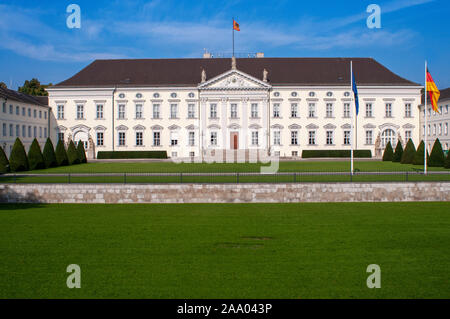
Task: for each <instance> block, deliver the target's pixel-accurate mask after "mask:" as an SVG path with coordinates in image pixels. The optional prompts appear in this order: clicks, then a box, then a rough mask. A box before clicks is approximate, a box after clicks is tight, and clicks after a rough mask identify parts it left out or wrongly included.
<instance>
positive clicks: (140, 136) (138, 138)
mask: <svg viewBox="0 0 450 319" xmlns="http://www.w3.org/2000/svg"><path fill="white" fill-rule="evenodd" d="M143 135H144V134H143V133H142V132H136V146H142V145H144V143H143V142H144V137H143Z"/></svg>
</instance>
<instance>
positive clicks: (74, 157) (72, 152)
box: [67, 141, 80, 165]
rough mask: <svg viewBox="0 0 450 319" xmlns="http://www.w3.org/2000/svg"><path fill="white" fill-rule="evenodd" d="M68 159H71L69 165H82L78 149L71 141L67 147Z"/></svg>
mask: <svg viewBox="0 0 450 319" xmlns="http://www.w3.org/2000/svg"><path fill="white" fill-rule="evenodd" d="M67 158H68V159H69V165H74V164H80V160H79V159H78V152H77V148H76V147H75V144H74V143H73V141H70V143H69V146H68V147H67Z"/></svg>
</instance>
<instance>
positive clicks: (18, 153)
mask: <svg viewBox="0 0 450 319" xmlns="http://www.w3.org/2000/svg"><path fill="white" fill-rule="evenodd" d="M28 167H29V166H28V159H27V153H26V152H25V147H23V144H22V141H21V140H20V139H19V138H16V141H15V142H14V146H13V148H12V151H11V155H10V156H9V168H10V170H11V172H21V171H28Z"/></svg>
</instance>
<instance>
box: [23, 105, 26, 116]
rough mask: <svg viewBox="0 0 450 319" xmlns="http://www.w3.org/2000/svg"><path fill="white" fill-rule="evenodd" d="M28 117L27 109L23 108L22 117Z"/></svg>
mask: <svg viewBox="0 0 450 319" xmlns="http://www.w3.org/2000/svg"><path fill="white" fill-rule="evenodd" d="M25 115H26V111H25V108H24V107H23V108H22V116H25Z"/></svg>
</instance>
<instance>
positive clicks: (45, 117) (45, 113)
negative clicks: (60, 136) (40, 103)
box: [24, 111, 47, 119]
mask: <svg viewBox="0 0 450 319" xmlns="http://www.w3.org/2000/svg"><path fill="white" fill-rule="evenodd" d="M24 113H25V112H24ZM24 115H25V114H24ZM44 119H47V111H45V112H44Z"/></svg>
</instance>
